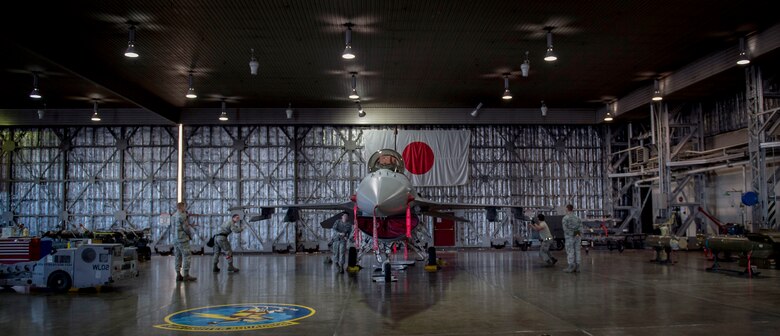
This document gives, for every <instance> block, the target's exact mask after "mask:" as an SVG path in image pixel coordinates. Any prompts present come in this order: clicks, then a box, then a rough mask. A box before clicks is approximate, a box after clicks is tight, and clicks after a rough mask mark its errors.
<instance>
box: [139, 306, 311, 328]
mask: <svg viewBox="0 0 780 336" xmlns="http://www.w3.org/2000/svg"><path fill="white" fill-rule="evenodd" d="M314 312H315V311H314V309H312V308H309V307H305V306H299V305H292V304H282V303H273V304H269V303H241V304H230V305H221V306H207V307H199V308H192V309H187V310H182V311H180V312H176V313H173V314H171V315H168V316H166V317H165V322H166V324H159V325H155V326H154V327H155V328H160V329H166V330H182V331H206V332H225V331H244V330H258V329H268V328H277V327H288V326H291V325H296V324H298V322H295V321H298V320H302V319H305V318H307V317H309V316H312V315H314Z"/></svg>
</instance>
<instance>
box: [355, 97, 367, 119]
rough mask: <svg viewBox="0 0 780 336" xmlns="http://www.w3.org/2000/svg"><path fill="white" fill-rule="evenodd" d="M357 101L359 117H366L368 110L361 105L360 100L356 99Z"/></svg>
mask: <svg viewBox="0 0 780 336" xmlns="http://www.w3.org/2000/svg"><path fill="white" fill-rule="evenodd" d="M355 103H357V110H358V117H360V118H363V117H365V116H366V111H364V110H363V105H360V101H356V102H355Z"/></svg>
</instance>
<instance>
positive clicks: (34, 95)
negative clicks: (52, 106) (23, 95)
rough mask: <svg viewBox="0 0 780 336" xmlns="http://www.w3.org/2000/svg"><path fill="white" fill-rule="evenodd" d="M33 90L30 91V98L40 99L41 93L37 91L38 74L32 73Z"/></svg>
mask: <svg viewBox="0 0 780 336" xmlns="http://www.w3.org/2000/svg"><path fill="white" fill-rule="evenodd" d="M32 75H33V89H32V91H30V98H32V99H41V97H43V96H41V91H40V90H38V73H37V72H33V73H32Z"/></svg>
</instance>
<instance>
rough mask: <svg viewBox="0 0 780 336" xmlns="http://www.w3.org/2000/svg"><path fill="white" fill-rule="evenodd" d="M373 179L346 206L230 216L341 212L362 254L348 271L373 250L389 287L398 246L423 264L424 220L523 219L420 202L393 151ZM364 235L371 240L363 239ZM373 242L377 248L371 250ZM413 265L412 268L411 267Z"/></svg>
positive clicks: (372, 162)
mask: <svg viewBox="0 0 780 336" xmlns="http://www.w3.org/2000/svg"><path fill="white" fill-rule="evenodd" d="M367 166H368V174H367V175H366V176H365V177H364V178H363V180H362V181H361V182H360V184H359V185H358V188H357V190H356V192H355V194H354V195H352V196H351V197H350V200H349V201H347V202H344V203H331V204H287V205H276V206H239V207H233V208H230V210H231V211H235V210H241V209H243V210H246V209H251V208H260V209H261V214H260V215H258V216H254V217H252V218H251V219H250V220H249V221H250V222H252V221H258V220H264V219H268V218H269V217H270V215H271V214H273V212H274V209H275V208H287V209H288V213H287V216H286V217H285V219H286V220H289V219H293V218H297V215H296V213H297V211H298V210H299V209H319V210H340V211H342V212H348V213H350V214H351V216H350V219H352V220H353V223H354V228H355V229H353V232H354V234H355V237H354V239H355V247H357V248H359V249H360V252H359V254H358V252H357V251H356V250H352V249H350V254H349V258H348V260H349V261H348V268H347V270H348V271H350V272H352V273H354V272H356V270H359V267H357V260H358V259H359V256H362V255H364V254H365V253H369V252H370V250H371V249H372V248H373V250H374V253H375V254H376V257H377V261H378V262H379V263H380V264H382V272H383V277H384V280H385V281H390V280H391V279H392V278H391V276H390V265H389V252H390V248H391V246H392V245H393V244H397V243H403V244H404V245H405V247H409V248H411V249H412V251H414V252H416V253H417V254H418V255H419V257H420V259H419V260H424V259H425V258H426V256H425V252H424V247H422V246H421V244H422V241H421V239H419V238H417V237H416V236H415V235H414V233H415V230H416V229H417V228H418V226H419V225H420V216H421V215H427V216H432V217H441V218H448V219H454V220H455V221H468V220H467V219H464V218H460V217H456V216H454V215H452V214H450V213H446V212H441V211H442V210H455V209H486V210H487V214H488V220H495V217H496V211H497V209H498V208H501V207H506V208H512V209H513V210H514V211H515V212H519V213H522V211H523V210H522V209H523V208H522V207H520V206H509V205H503V206H500V205H481V204H462V203H439V202H434V201H431V200H428V199H425V198H423V197H422V196H420V194H419V193H417V191H416V190H415V188H414V187H413V186H412V184H411V182H410V181H409V178H407V177H406V175H404V171H405V165H404V160H403V157H402V156H401V155H400V154H399V153H398V152H396V151H395V150H392V149H381V150H378V151H377V152H375V153H374V154H373V155H372V156H371V157H370V158H369V160H368V161H367ZM339 217H341V213H339V214H337V215H336V216H333V217H331V218H330V219H328V220H325V221H324V222H322V223H321V225H322V227H324V228H330V227H332V225H333V223H334V221H335V220H336V219H337V218H339ZM363 235H367V236H368V238H365V239H364V236H363ZM371 242H373V244H371ZM435 252H436V251H435V249H434V248H433V247H430V248H428V249H427V253H428V256H427V259H428V266H426V270H428V271H435V270H436V269H437V265H436V255H435ZM412 263H413V262H412Z"/></svg>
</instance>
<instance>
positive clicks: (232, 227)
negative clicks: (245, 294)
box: [212, 219, 243, 272]
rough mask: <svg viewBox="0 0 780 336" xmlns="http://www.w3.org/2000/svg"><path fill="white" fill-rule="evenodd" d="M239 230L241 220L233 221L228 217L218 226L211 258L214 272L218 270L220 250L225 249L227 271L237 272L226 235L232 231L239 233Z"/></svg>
mask: <svg viewBox="0 0 780 336" xmlns="http://www.w3.org/2000/svg"><path fill="white" fill-rule="evenodd" d="M241 231H243V228H242V227H241V222H238V223H233V219H229V220H228V221H227V222H225V223H224V224H222V225H221V226H220V227H219V232H217V235H216V236H214V257H213V258H212V261H213V262H214V272H219V267H217V266H218V265H219V255H220V254H222V251H225V254H226V256H225V259H227V261H228V272H238V268H236V267H234V266H233V249H232V248H231V246H230V241H229V240H228V236H229V235H230V234H231V233H233V232H235V233H241Z"/></svg>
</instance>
